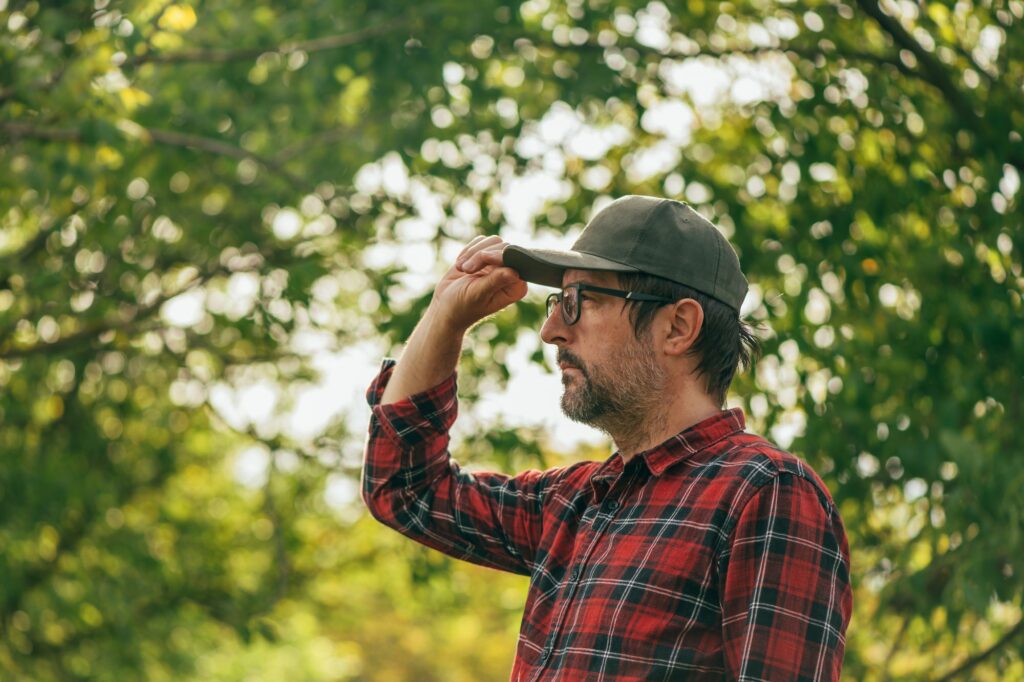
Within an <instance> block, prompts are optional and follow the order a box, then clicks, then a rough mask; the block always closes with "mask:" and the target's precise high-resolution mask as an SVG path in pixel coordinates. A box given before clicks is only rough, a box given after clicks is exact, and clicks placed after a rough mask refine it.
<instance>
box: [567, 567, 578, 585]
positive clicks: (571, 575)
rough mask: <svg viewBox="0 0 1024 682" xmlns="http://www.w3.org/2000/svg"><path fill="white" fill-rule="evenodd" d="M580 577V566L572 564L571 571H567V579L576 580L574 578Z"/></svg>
mask: <svg viewBox="0 0 1024 682" xmlns="http://www.w3.org/2000/svg"><path fill="white" fill-rule="evenodd" d="M579 577H580V567H579V566H573V567H572V571H570V572H569V580H571V581H573V582H576V579H577V578H579Z"/></svg>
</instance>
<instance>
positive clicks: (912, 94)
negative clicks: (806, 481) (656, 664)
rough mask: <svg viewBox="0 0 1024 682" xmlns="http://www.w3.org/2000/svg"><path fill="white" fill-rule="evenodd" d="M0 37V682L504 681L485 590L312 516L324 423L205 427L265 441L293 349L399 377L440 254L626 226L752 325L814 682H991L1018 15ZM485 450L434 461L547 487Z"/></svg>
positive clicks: (1021, 152) (396, 19)
mask: <svg viewBox="0 0 1024 682" xmlns="http://www.w3.org/2000/svg"><path fill="white" fill-rule="evenodd" d="M0 25H2V28H0V456H2V457H3V466H2V467H0V518H2V519H3V521H2V522H0V547H2V548H3V551H2V553H0V628H2V632H3V636H2V637H0V670H2V671H3V672H4V676H5V677H7V676H13V677H15V678H18V679H33V680H47V679H87V678H88V679H124V678H125V677H129V678H131V677H136V676H138V675H139V674H142V675H143V676H144V677H145V678H146V679H189V678H190V677H195V678H197V679H198V678H201V679H241V678H244V677H247V676H249V675H259V674H264V675H266V676H269V678H275V677H278V676H281V677H283V676H284V674H288V673H291V674H293V675H296V674H297V675H299V676H300V677H303V678H308V679H349V678H352V679H363V678H367V679H396V678H401V679H491V678H496V677H500V676H502V675H504V674H507V670H508V669H509V667H510V663H511V661H510V657H511V653H512V651H513V644H514V637H515V634H514V633H515V628H516V624H517V621H518V615H519V613H518V611H519V609H520V608H521V603H522V602H521V599H522V593H523V592H522V591H523V589H524V587H525V586H524V585H523V584H522V582H521V581H520V580H519V579H516V578H512V577H506V576H500V575H498V574H495V573H492V572H486V571H482V570H480V569H475V568H472V567H457V566H453V565H451V564H450V563H449V562H447V561H445V560H442V559H439V558H438V557H435V556H432V555H429V554H427V553H424V552H423V551H422V550H420V549H419V548H413V547H409V546H407V544H406V543H404V542H403V541H402V540H401V539H397V538H394V537H392V536H391V535H389V534H387V533H386V532H382V531H381V530H380V529H379V528H377V527H376V526H375V525H374V524H373V523H372V522H371V521H369V520H368V519H366V518H358V520H357V517H358V502H356V501H350V502H349V503H347V506H345V505H342V507H343V509H342V512H341V513H340V514H339V512H338V510H337V508H336V507H337V506H335V507H331V506H329V505H327V504H326V503H325V498H324V491H325V489H329V488H331V486H341V489H345V485H348V486H349V488H351V486H352V481H353V480H354V478H355V477H356V476H357V475H358V473H357V472H358V464H359V442H360V436H359V434H358V433H352V432H350V431H349V430H348V429H347V427H346V426H345V422H344V420H341V419H339V420H338V421H336V422H335V423H334V424H332V425H331V426H330V427H328V428H326V429H324V430H323V433H319V434H316V435H315V436H308V435H305V436H296V435H294V434H290V433H289V432H288V430H287V428H285V426H284V425H283V423H282V420H280V419H277V418H268V419H267V420H262V421H261V420H256V421H252V420H250V421H248V422H246V421H244V420H243V421H241V422H238V421H237V420H235V421H233V420H232V419H231V418H229V417H227V416H225V408H224V407H223V406H221V407H214V406H213V404H214V403H216V396H217V395H218V391H220V390H222V389H223V388H224V387H233V386H246V385H252V384H254V383H259V382H269V383H270V384H272V385H275V386H279V387H281V390H282V396H283V397H281V398H280V400H279V401H278V402H277V403H275V404H274V406H275V407H276V410H275V414H276V413H277V412H281V411H283V410H284V409H285V408H287V407H289V405H290V402H289V401H290V400H294V398H295V393H294V391H295V390H296V389H297V388H299V387H302V386H305V385H308V383H309V382H310V381H311V380H312V379H313V377H314V375H315V371H314V369H315V368H314V367H313V366H312V363H311V361H310V358H311V355H310V353H309V351H308V349H309V348H310V347H314V348H316V347H325V348H326V349H328V350H332V349H333V350H342V349H345V348H347V347H350V346H352V345H353V344H355V343H357V342H361V341H366V340H375V339H376V340H380V339H381V338H383V339H384V340H385V341H386V342H387V343H391V344H396V343H399V342H401V341H402V340H403V339H404V338H405V337H406V336H407V335H408V333H409V332H410V331H411V328H412V326H413V325H414V324H415V322H416V320H417V319H418V315H419V312H420V311H421V310H422V308H423V306H424V305H425V304H426V302H427V301H428V300H429V281H430V279H431V277H433V276H435V275H436V272H437V268H438V267H440V265H441V263H442V262H445V261H446V260H447V259H448V258H450V256H451V254H452V249H453V248H456V245H457V244H459V243H461V242H463V241H465V240H466V239H468V238H469V237H471V236H472V235H474V234H477V233H494V232H498V231H502V233H503V234H504V235H506V236H508V237H509V238H516V239H524V238H525V239H533V238H546V237H550V236H552V235H559V236H563V235H568V234H571V233H575V231H576V230H577V229H578V227H579V226H580V225H581V224H583V223H584V222H585V221H586V219H587V217H588V216H589V215H590V214H591V212H592V210H593V208H594V206H595V203H600V202H602V201H605V200H607V198H608V197H614V196H617V195H621V194H624V193H628V192H637V193H650V194H657V195H666V196H673V197H680V198H685V199H687V200H688V201H690V202H691V203H692V204H694V205H695V206H697V207H698V208H699V209H700V210H702V211H703V212H705V213H706V214H707V215H708V216H709V217H711V218H712V219H714V220H716V221H717V222H718V223H719V224H720V225H722V227H723V229H725V230H726V231H727V232H728V233H729V236H730V239H731V241H732V242H733V244H735V246H736V247H737V250H738V251H739V252H740V255H741V261H742V263H743V266H744V269H745V270H746V272H747V274H748V277H749V278H750V279H751V281H752V282H753V283H755V284H756V287H754V289H753V290H752V298H751V300H750V302H749V305H748V309H749V312H750V316H751V317H752V318H754V319H757V320H763V321H765V322H767V323H768V325H769V326H770V328H771V329H772V333H771V334H770V335H769V336H768V337H767V338H766V340H765V343H766V349H767V353H766V356H765V357H764V359H762V361H761V362H760V363H759V364H758V366H757V368H756V371H755V372H754V373H753V374H751V375H749V376H744V377H741V378H740V380H739V382H738V383H737V384H736V385H735V386H734V395H733V398H732V399H733V401H734V402H735V403H736V404H740V405H742V406H743V407H744V408H745V409H746V411H747V413H748V414H749V415H750V416H751V419H750V421H751V424H752V426H753V428H755V429H757V430H761V431H763V432H765V433H768V434H771V435H772V436H773V437H775V438H776V439H778V440H780V441H781V442H782V443H783V444H784V445H789V447H790V448H791V449H792V450H794V451H795V452H796V453H798V454H799V455H801V456H803V457H805V458H806V459H807V460H808V461H810V462H811V463H812V464H813V465H814V466H815V467H816V468H817V469H818V470H819V471H820V472H821V473H822V474H823V475H824V476H825V478H826V480H827V481H828V483H829V484H830V486H831V487H832V490H833V493H834V496H835V498H836V500H837V501H838V503H839V504H840V505H841V509H842V512H843V515H844V518H845V520H846V523H847V526H848V531H849V533H850V539H851V544H852V546H853V551H854V570H855V581H856V589H857V593H856V608H857V612H856V616H855V621H854V623H853V626H852V628H851V631H850V640H849V647H848V656H847V667H846V670H847V675H848V677H849V679H857V680H869V679H879V680H880V679H886V678H889V677H902V678H906V679H924V678H928V677H930V676H937V677H939V678H943V679H945V678H948V677H956V676H960V677H970V678H971V679H1024V661H1022V658H1021V656H1020V653H1019V651H1020V641H1021V633H1022V630H1024V620H1022V617H1021V616H1022V609H1021V607H1022V596H1024V551H1022V540H1021V530H1022V524H1024V520H1022V519H1024V502H1021V499H1020V496H1019V495H1017V491H1019V489H1020V488H1021V486H1022V485H1024V458H1022V457H1021V456H1020V455H1021V454H1022V453H1021V447H1020V445H1019V444H1018V441H1017V438H1016V427H1017V425H1018V424H1019V423H1020V421H1021V417H1022V414H1021V386H1022V382H1024V375H1022V371H1024V370H1022V364H1021V358H1022V357H1024V325H1022V324H1020V319H1021V316H1022V299H1021V295H1022V289H1024V275H1022V271H1021V267H1022V258H1021V243H1022V239H1024V235H1022V234H1021V211H1020V206H1021V203H1020V201H1021V200H1020V175H1021V173H1022V172H1024V141H1022V139H1021V132H1020V131H1022V130H1024V94H1022V90H1021V87H1020V84H1021V83H1022V82H1024V30H1022V25H1024V3H1022V2H1021V0H991V1H989V2H984V3H982V2H970V1H968V0H963V1H961V2H958V3H955V4H953V3H949V2H942V1H941V0H921V2H918V3H913V2H909V1H907V0H899V1H897V0H884V1H883V2H881V3H879V2H876V0H854V1H853V2H852V3H851V2H847V1H846V0H737V1H735V2H710V1H708V0H685V1H674V0H673V1H671V2H667V3H665V4H662V3H661V2H651V3H647V2H646V1H644V2H635V1H633V0H618V1H617V2H615V3H612V2H609V1H608V0H586V1H584V0H528V1H526V2H523V3H522V4H507V3H504V2H499V1H498V0H477V1H476V2H473V3H465V2H461V1H457V0H429V1H428V2H424V3H411V2H399V1H398V0H375V1H373V2H370V1H369V0H349V1H346V2H333V3H323V2H314V1H312V0H305V1H302V2H295V3H288V4H287V5H283V4H280V3H269V2H265V1H262V2H255V3H252V2H248V3H243V2H240V1H239V0H208V1H207V2H193V3H190V2H173V1H171V2H165V1H162V0H148V1H147V0H137V1H135V2H127V1H126V2H120V3H111V2H109V0H96V1H95V2H94V3H85V2H67V3H52V4H51V3H41V2H2V1H0ZM534 214H536V215H534ZM534 218H536V220H534ZM424 264H426V265H424ZM533 302H534V303H537V305H529V304H521V305H519V306H517V307H516V308H515V309H513V310H508V311H505V312H504V313H502V314H501V315H498V316H496V317H495V318H494V319H492V320H490V321H488V322H486V323H485V324H484V325H481V326H480V327H479V328H477V330H476V331H475V332H474V337H473V338H472V339H471V341H470V343H469V345H468V346H467V353H466V357H465V361H466V362H465V365H464V370H463V373H462V376H461V379H460V382H461V386H462V391H463V394H464V397H465V399H466V402H467V403H469V404H471V403H472V402H473V399H474V397H475V396H478V395H481V394H484V393H487V392H489V391H492V390H494V389H497V388H500V387H501V386H503V385H504V383H505V382H506V381H507V380H508V379H509V378H510V376H511V372H510V369H509V368H510V366H511V363H509V362H507V360H508V359H509V358H511V357H512V356H513V355H514V354H515V352H516V351H515V350H514V347H516V344H517V343H518V347H525V348H526V349H527V352H533V356H532V357H533V360H534V361H535V362H542V360H543V358H542V355H541V353H540V351H539V345H540V344H539V341H538V340H537V339H536V338H535V336H534V337H530V336H522V335H521V334H522V332H523V331H524V330H531V329H536V328H537V327H538V326H539V320H540V315H541V312H540V311H541V306H540V304H539V301H533ZM523 339H525V341H524V340H523ZM311 340H312V341H311ZM310 344H312V346H310ZM317 344H320V345H319V346H318V345H317ZM524 344H525V346H524ZM304 349H305V350H304ZM534 351H535V352H534ZM465 411H467V412H471V409H468V408H467V410H465ZM486 432H487V425H486V424H477V425H476V428H475V430H474V431H473V432H472V433H469V434H468V435H467V436H466V439H465V451H463V452H460V457H461V458H462V459H465V460H471V461H473V462H474V463H475V464H477V465H493V466H501V467H505V468H507V469H508V470H510V471H511V470H515V469H518V468H523V467H526V466H541V465H550V464H551V463H553V462H555V461H561V460H559V459H558V455H557V454H556V453H551V452H549V448H548V447H547V446H546V445H545V443H544V439H543V438H541V437H540V436H539V434H537V433H535V432H530V431H525V430H520V429H514V428H512V429H510V428H501V429H498V430H496V431H494V432H493V433H490V434H487V433H486ZM254 443H255V444H256V445H257V449H256V450H255V452H256V453H257V455H256V456H257V457H258V456H259V453H263V455H262V456H263V458H264V465H265V468H266V472H265V475H264V476H263V477H262V478H261V479H260V480H259V481H257V482H256V484H255V485H250V486H245V485H240V484H239V483H238V482H237V481H236V480H235V478H236V477H235V476H233V471H234V469H233V467H236V465H237V459H236V454H237V453H238V451H239V450H240V449H244V448H251V447H252V446H253V445H254ZM566 454H568V455H569V456H570V459H571V458H573V457H578V456H581V455H583V454H586V453H566ZM593 456H596V457H600V456H602V454H601V453H599V452H598V453H593ZM346 482H347V483H346ZM495 595H497V598H495ZM274 671H280V673H281V674H275V672H274Z"/></svg>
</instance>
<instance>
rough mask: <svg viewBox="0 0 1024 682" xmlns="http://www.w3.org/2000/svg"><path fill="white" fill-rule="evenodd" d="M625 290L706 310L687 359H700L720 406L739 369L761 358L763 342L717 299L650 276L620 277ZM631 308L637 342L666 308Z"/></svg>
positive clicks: (641, 304)
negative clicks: (692, 303)
mask: <svg viewBox="0 0 1024 682" xmlns="http://www.w3.org/2000/svg"><path fill="white" fill-rule="evenodd" d="M619 284H620V286H622V287H623V288H624V289H628V290H630V291H636V292H640V293H644V294H653V295H655V296H664V297H665V298H670V299H672V300H673V301H680V300H682V299H684V298H692V299H693V300H695V301H696V302H697V303H698V305H700V307H701V308H702V309H703V310H704V324H703V325H702V326H701V329H700V333H699V334H698V335H697V341H696V343H694V344H693V347H691V348H690V350H689V351H688V353H687V354H688V355H695V356H698V357H699V358H700V359H699V361H698V363H697V374H698V375H700V376H702V377H704V381H705V388H706V391H707V393H708V395H710V396H711V397H712V398H714V399H715V400H717V401H718V405H719V406H721V405H724V404H725V396H726V393H727V392H728V391H729V385H730V384H732V379H733V376H734V375H735V374H736V369H737V368H738V367H741V366H742V367H743V368H744V369H747V368H749V367H750V366H751V364H752V363H753V361H754V360H756V359H757V358H758V357H760V355H761V342H760V340H759V339H758V338H757V337H756V336H755V335H754V327H752V326H751V325H749V324H748V323H746V322H744V321H743V320H741V319H740V315H739V312H738V311H737V310H735V309H734V308H732V307H730V306H728V305H726V304H725V303H723V302H721V301H719V300H718V299H716V298H712V297H711V296H708V295H707V294H705V293H703V292H700V291H697V290H696V289H691V288H690V287H688V286H686V285H684V284H679V283H677V282H673V281H671V280H667V279H664V278H663V277H657V276H655V275H648V274H647V273H619ZM626 305H632V308H631V309H630V311H629V318H630V320H631V321H632V323H633V333H634V335H635V336H636V338H637V339H640V338H641V337H642V336H643V335H644V334H646V333H647V332H648V331H649V329H650V326H651V322H652V321H653V320H654V315H655V314H656V313H657V312H658V310H659V309H660V308H661V307H662V306H663V305H665V304H663V303H658V302H655V301H626Z"/></svg>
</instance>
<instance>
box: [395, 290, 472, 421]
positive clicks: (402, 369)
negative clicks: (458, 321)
mask: <svg viewBox="0 0 1024 682" xmlns="http://www.w3.org/2000/svg"><path fill="white" fill-rule="evenodd" d="M464 336H465V330H462V329H459V328H458V327H456V326H454V325H451V324H448V323H446V322H445V321H444V320H443V319H442V317H441V315H440V314H439V313H438V312H437V310H436V309H435V308H434V307H433V306H430V307H428V308H427V312H426V313H424V315H423V317H422V318H421V319H420V321H419V324H417V325H416V329H415V330H413V333H412V335H411V336H410V337H409V340H408V342H407V343H406V345H405V350H404V351H403V352H402V355H401V357H400V358H399V361H398V364H397V365H396V366H395V370H394V374H392V376H391V381H390V382H389V383H388V385H387V388H385V390H384V395H383V396H382V397H381V404H382V405H389V404H391V403H396V402H398V401H400V400H403V399H405V398H408V397H409V396H411V395H415V394H417V393H422V392H423V391H426V390H428V389H430V388H433V387H434V386H437V385H438V384H439V383H441V382H442V381H444V380H445V379H446V378H448V377H449V376H450V375H451V374H452V372H454V371H455V368H456V365H457V364H458V361H459V354H460V353H461V351H462V340H463V337H464Z"/></svg>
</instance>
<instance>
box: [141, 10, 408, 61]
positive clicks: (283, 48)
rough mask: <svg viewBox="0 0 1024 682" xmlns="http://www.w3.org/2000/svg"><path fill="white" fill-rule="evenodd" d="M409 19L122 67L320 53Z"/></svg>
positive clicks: (149, 57)
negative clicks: (289, 40)
mask: <svg viewBox="0 0 1024 682" xmlns="http://www.w3.org/2000/svg"><path fill="white" fill-rule="evenodd" d="M409 22H410V19H409V17H401V18H398V19H392V20H391V21H385V22H382V23H380V24H377V25H375V26H368V27H366V28H362V29H359V30H357V31H351V32H349V33H340V34H337V35H330V36H323V37H321V38H313V39H312V40H304V41H301V42H298V43H284V44H283V45H273V46H267V47H248V48H241V49H237V50H216V49H207V48H196V49H194V50H179V51H177V52H169V53H163V54H161V53H159V52H155V53H154V52H151V53H147V54H142V55H139V56H137V57H132V58H131V59H128V60H127V61H126V62H125V64H124V67H128V68H130V67H133V66H138V65H139V64H182V63H186V62H203V63H207V64H223V63H226V62H234V61H245V60H248V59H255V58H257V57H259V56H260V55H262V54H266V53H268V52H272V53H277V54H290V53H292V52H300V51H301V52H320V51H323V50H335V49H338V48H341V47H348V46H350V45H355V44H356V43H360V42H362V41H364V40H367V39H369V38H374V37H376V36H379V35H382V34H385V33H388V32H390V31H393V30H395V29H398V28H401V27H403V26H406V25H408V24H409Z"/></svg>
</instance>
